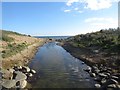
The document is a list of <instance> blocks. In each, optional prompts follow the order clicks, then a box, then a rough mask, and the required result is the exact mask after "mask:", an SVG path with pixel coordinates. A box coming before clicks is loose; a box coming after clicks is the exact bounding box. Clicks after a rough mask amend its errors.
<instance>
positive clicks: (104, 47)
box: [67, 28, 120, 53]
mask: <svg viewBox="0 0 120 90" xmlns="http://www.w3.org/2000/svg"><path fill="white" fill-rule="evenodd" d="M67 41H68V42H71V43H73V45H74V46H76V47H87V48H90V47H96V48H97V49H99V50H101V51H106V52H111V53H113V52H114V53H120V49H118V48H120V29H119V28H117V29H111V28H110V29H109V30H100V31H98V32H93V33H87V34H81V35H77V36H74V37H70V38H68V39H67Z"/></svg>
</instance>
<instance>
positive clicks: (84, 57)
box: [60, 42, 120, 72]
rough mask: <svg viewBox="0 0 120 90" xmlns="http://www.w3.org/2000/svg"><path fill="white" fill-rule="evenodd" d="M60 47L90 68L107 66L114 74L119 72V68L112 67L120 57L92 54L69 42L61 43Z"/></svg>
mask: <svg viewBox="0 0 120 90" xmlns="http://www.w3.org/2000/svg"><path fill="white" fill-rule="evenodd" d="M60 45H61V46H62V47H63V48H64V49H65V50H66V51H68V52H69V53H70V54H71V55H73V56H74V57H76V58H78V59H80V60H81V61H83V62H85V63H86V64H87V65H89V66H91V67H92V66H93V65H97V66H100V65H101V64H102V65H103V66H106V67H108V68H112V69H113V72H119V67H117V66H113V65H112V63H111V62H112V60H115V59H116V57H117V58H120V56H119V57H118V56H114V55H113V56H112V55H111V56H104V53H101V52H100V53H94V52H91V51H90V50H89V49H87V48H78V47H74V46H72V45H71V44H70V43H67V42H60Z"/></svg>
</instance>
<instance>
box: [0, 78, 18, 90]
mask: <svg viewBox="0 0 120 90" xmlns="http://www.w3.org/2000/svg"><path fill="white" fill-rule="evenodd" d="M15 85H16V80H6V79H3V81H2V86H3V87H5V88H12V87H14V86H15Z"/></svg>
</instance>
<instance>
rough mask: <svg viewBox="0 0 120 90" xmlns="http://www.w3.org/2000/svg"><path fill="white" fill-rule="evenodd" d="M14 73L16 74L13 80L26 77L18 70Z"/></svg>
mask: <svg viewBox="0 0 120 90" xmlns="http://www.w3.org/2000/svg"><path fill="white" fill-rule="evenodd" d="M15 73H16V74H17V75H16V78H15V80H17V81H20V80H25V79H27V76H26V75H25V74H24V73H22V72H20V71H16V72H15Z"/></svg>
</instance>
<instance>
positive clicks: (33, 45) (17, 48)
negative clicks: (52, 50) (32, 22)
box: [0, 30, 46, 68]
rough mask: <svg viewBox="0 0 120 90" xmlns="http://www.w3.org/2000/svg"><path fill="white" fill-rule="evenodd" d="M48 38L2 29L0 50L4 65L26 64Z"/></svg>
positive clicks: (4, 66) (5, 66)
mask: <svg viewBox="0 0 120 90" xmlns="http://www.w3.org/2000/svg"><path fill="white" fill-rule="evenodd" d="M45 41H46V39H39V38H34V37H31V36H30V35H24V34H19V33H17V32H12V31H5V30H2V38H1V40H0V44H1V45H2V46H1V47H0V52H1V55H2V67H3V68H9V67H12V66H14V65H15V64H16V65H25V64H27V63H28V61H29V60H31V58H32V57H33V56H34V55H35V53H36V51H37V49H38V47H39V46H41V45H43V44H44V43H45Z"/></svg>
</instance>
